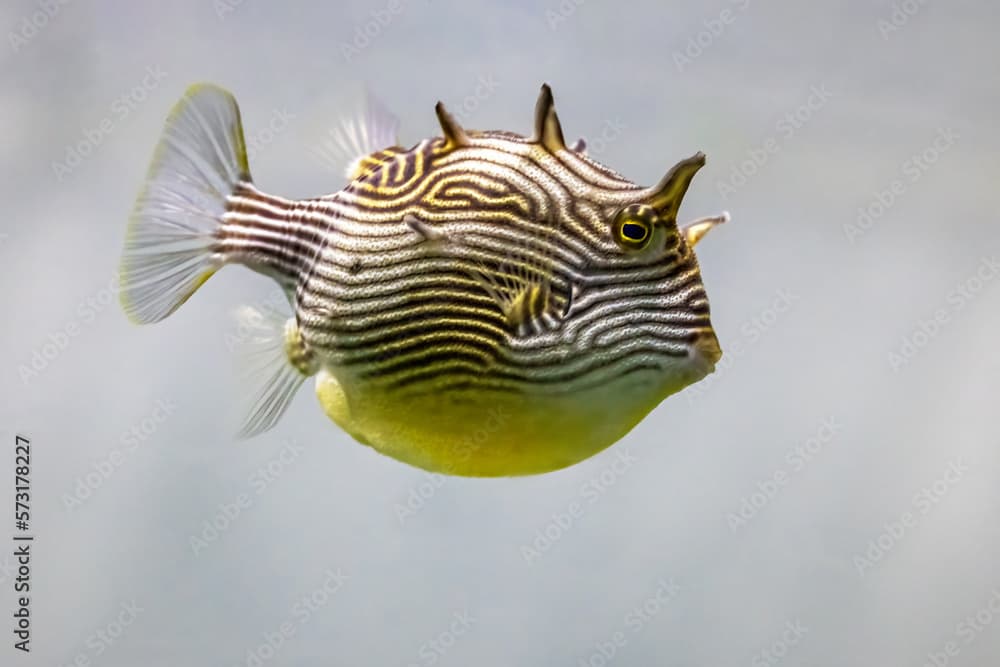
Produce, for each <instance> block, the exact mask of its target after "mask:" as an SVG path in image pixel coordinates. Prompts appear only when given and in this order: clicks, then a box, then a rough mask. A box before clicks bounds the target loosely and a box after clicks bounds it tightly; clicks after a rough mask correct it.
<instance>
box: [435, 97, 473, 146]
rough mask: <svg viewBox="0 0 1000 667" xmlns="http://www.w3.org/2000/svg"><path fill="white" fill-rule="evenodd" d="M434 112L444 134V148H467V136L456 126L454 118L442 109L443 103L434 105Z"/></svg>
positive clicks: (456, 122)
mask: <svg viewBox="0 0 1000 667" xmlns="http://www.w3.org/2000/svg"><path fill="white" fill-rule="evenodd" d="M434 112H435V113H436V114H437V117H438V122H439V123H441V131H442V132H443V133H444V138H445V141H446V142H447V143H446V144H445V148H448V149H451V148H458V147H459V146H468V145H469V144H470V143H471V142H470V141H469V135H468V134H466V133H465V130H464V129H462V126H461V125H459V124H458V121H457V120H455V117H454V116H452V115H451V113H450V112H449V111H448V110H447V109H445V108H444V102H438V103H437V104H435V105H434Z"/></svg>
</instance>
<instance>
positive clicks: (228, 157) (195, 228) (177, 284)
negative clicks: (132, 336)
mask: <svg viewBox="0 0 1000 667" xmlns="http://www.w3.org/2000/svg"><path fill="white" fill-rule="evenodd" d="M249 181H250V169H249V167H248V165H247V156H246V145H245V143H244V139H243V127H242V124H241V121H240V111H239V107H238V106H237V104H236V100H235V99H234V98H233V96H232V95H231V94H230V93H228V92H227V91H225V90H223V89H222V88H219V87H217V86H213V85H209V84H198V85H194V86H191V87H190V88H188V90H187V92H186V93H185V94H184V96H183V97H182V98H181V100H180V101H179V102H178V103H177V104H176V105H175V106H174V108H173V110H172V111H171V112H170V115H169V116H168V117H167V122H166V127H165V128H164V131H163V135H162V137H161V139H160V142H159V144H158V145H157V147H156V151H155V153H154V155H153V161H152V164H151V165H150V167H149V171H148V173H147V175H146V181H145V185H144V187H143V189H142V192H141V193H140V195H139V198H138V201H137V202H136V205H135V208H134V210H133V212H132V216H131V219H130V220H129V226H128V232H127V235H126V238H125V249H124V251H123V253H122V259H121V267H120V298H121V303H122V307H123V308H124V310H125V313H126V314H127V315H128V316H129V318H130V319H131V320H132V321H134V322H137V323H143V324H145V323H149V322H157V321H159V320H162V319H163V318H165V317H166V316H167V315H169V314H170V313H172V312H174V311H175V310H177V308H178V307H180V305H181V304H182V303H184V302H185V301H187V299H188V298H189V297H190V296H191V295H192V294H194V292H195V290H197V289H198V288H199V287H200V286H201V285H202V284H203V283H204V282H205V281H206V280H208V278H209V277H210V276H211V275H212V274H213V273H214V272H215V271H216V270H217V269H218V268H219V267H220V266H221V265H222V264H223V258H222V257H220V256H219V255H218V254H217V253H216V252H215V251H214V245H215V241H216V233H217V231H218V228H219V225H220V224H221V218H222V215H223V213H225V211H226V198H227V197H228V196H229V195H230V194H232V192H233V190H234V189H235V188H236V187H237V184H238V183H240V182H249Z"/></svg>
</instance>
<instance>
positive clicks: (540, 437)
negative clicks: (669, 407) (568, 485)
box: [316, 371, 688, 477]
mask: <svg viewBox="0 0 1000 667" xmlns="http://www.w3.org/2000/svg"><path fill="white" fill-rule="evenodd" d="M686 384H688V382H685V383H684V384H683V385H680V386H673V387H667V386H664V385H663V384H662V383H661V382H658V380H657V378H646V379H641V378H634V379H633V380H632V381H631V382H630V383H629V384H628V385H625V386H622V385H618V384H616V385H614V386H610V387H609V386H605V387H598V388H595V389H592V390H588V391H586V392H581V393H576V394H558V395H524V394H513V393H502V392H496V393H493V392H491V393H488V394H484V393H478V392H461V393H458V392H450V393H437V394H424V395H421V396H418V397H407V398H405V399H401V398H397V397H394V396H392V395H388V396H387V395H386V394H384V393H382V392H379V391H377V390H370V389H367V388H366V387H363V386H351V387H348V388H345V387H344V386H342V385H341V384H340V383H338V381H337V380H336V379H335V378H334V377H333V375H331V374H330V373H329V372H327V371H321V372H320V374H319V376H318V377H317V380H316V394H317V396H318V397H319V400H320V403H321V404H322V406H323V409H324V411H325V412H326V414H327V415H328V416H329V417H330V418H331V419H332V420H333V421H334V422H336V423H337V424H338V425H339V426H340V427H341V428H343V429H344V430H345V431H347V432H348V433H349V434H350V435H351V436H353V437H354V438H355V439H356V440H357V441H358V442H361V443H362V444H365V445H369V446H371V447H372V448H374V449H376V450H377V451H379V452H381V453H383V454H385V455H387V456H391V457H393V458H395V459H398V460H400V461H403V462H405V463H408V464H410V465H414V466H417V467H419V468H423V469H425V470H429V471H433V472H439V473H444V474H449V475H462V476H471V477H498V476H509V475H530V474H536V473H543V472H548V471H551V470H558V469H560V468H565V467H566V466H570V465H573V464H574V463H577V462H579V461H582V460H584V459H586V458H588V457H590V456H593V455H594V454H596V453H597V452H599V451H601V450H602V449H604V448H606V447H608V446H609V445H611V444H613V443H615V442H617V441H618V440H619V439H621V438H622V437H623V436H624V435H625V434H626V433H628V432H629V431H630V430H631V429H632V428H633V427H634V426H635V425H636V424H638V423H639V421H641V420H642V418H643V417H645V416H646V415H647V414H648V413H649V411H650V410H652V409H653V408H655V407H656V405H657V404H659V403H660V401H662V400H663V398H665V397H666V396H667V395H669V394H670V393H673V392H674V391H677V390H679V389H680V388H681V387H682V386H684V385H686Z"/></svg>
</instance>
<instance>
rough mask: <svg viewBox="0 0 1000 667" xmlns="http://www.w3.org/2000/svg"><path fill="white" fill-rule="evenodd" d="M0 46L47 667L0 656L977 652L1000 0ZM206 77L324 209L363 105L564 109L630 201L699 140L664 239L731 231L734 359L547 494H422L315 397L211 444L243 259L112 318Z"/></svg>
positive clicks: (949, 661) (246, 29)
mask: <svg viewBox="0 0 1000 667" xmlns="http://www.w3.org/2000/svg"><path fill="white" fill-rule="evenodd" d="M0 25H2V27H3V32H4V33H5V35H6V37H5V40H4V41H5V43H4V44H3V45H2V47H0V71H2V72H3V83H4V85H3V86H2V87H0V98H2V103H0V123H2V128H3V130H4V131H3V145H4V150H3V158H2V159H3V162H4V169H3V174H4V177H3V179H2V181H0V191H2V193H3V201H4V202H5V205H6V207H7V208H6V210H7V212H6V214H5V215H4V216H3V217H4V219H3V221H2V222H0V260H2V266H3V285H4V288H3V290H2V293H0V304H2V306H3V313H4V317H5V320H6V323H5V325H4V326H3V327H2V329H0V350H2V354H3V365H2V369H3V373H2V374H0V391H2V395H3V401H2V402H0V428H2V430H3V433H2V437H3V438H4V441H5V443H9V445H10V446H9V447H7V446H6V445H5V448H4V454H3V456H2V457H0V478H2V479H3V480H7V481H4V482H3V495H2V497H3V498H5V499H6V498H8V497H9V498H10V501H11V504H12V502H13V488H12V486H13V485H12V482H11V481H10V480H12V478H13V472H12V468H13V464H14V460H13V441H14V436H15V434H17V433H20V434H23V435H26V436H29V437H30V438H31V440H32V446H33V455H34V457H33V459H32V468H33V469H32V485H33V495H32V517H33V522H32V529H33V531H34V533H35V534H36V543H35V545H34V549H35V554H34V561H33V570H32V577H33V579H32V601H31V610H32V614H33V628H34V634H33V638H32V652H31V654H30V655H29V656H23V655H21V654H20V653H19V652H16V651H15V650H14V649H13V647H12V644H13V641H14V640H13V636H12V635H10V634H9V628H8V627H5V628H4V630H3V636H5V637H7V640H5V642H4V645H3V646H2V647H0V656H3V657H2V658H0V664H3V665H15V664H29V665H46V666H63V665H65V666H68V665H81V666H83V665H104V666H123V667H124V666H129V667H130V666H133V665H144V666H146V667H158V666H171V667H172V666H175V665H193V666H202V665H204V666H212V667H215V666H226V667H229V666H233V667H235V666H236V665H247V666H260V665H290V666H295V665H305V666H311V665H376V666H381V665H402V666H410V665H427V666H429V665H477V666H479V667H489V666H498V667H499V666H508V665H524V666H529V665H530V666H534V665H545V666H551V665H567V666H569V665H572V666H577V665H589V666H592V667H601V666H602V665H611V664H614V665H639V666H645V665H753V666H755V667H756V666H760V665H767V666H774V665H778V664H782V665H810V666H826V665H830V666H834V665H914V666H922V665H935V667H941V666H942V665H964V666H968V667H978V666H985V665H991V664H996V663H997V660H998V659H1000V623H998V622H997V621H998V620H1000V484H998V482H1000V429H998V427H997V398H998V394H1000V375H998V371H1000V352H998V349H997V345H998V339H1000V336H998V325H1000V308H998V304H1000V298H998V297H1000V264H998V260H1000V226H998V220H997V214H996V213H997V210H998V203H1000V201H998V196H997V185H996V183H997V179H998V177H1000V163H998V154H1000V133H998V131H997V129H996V118H997V116H996V114H997V109H998V106H1000V86H998V79H997V75H996V68H997V65H998V64H1000V59H998V56H1000V46H998V42H997V40H996V34H995V33H996V30H997V28H998V26H1000V6H998V5H997V4H996V3H993V2H988V1H987V0H980V1H961V0H959V1H954V2H930V1H927V2H925V1H921V0H900V1H896V2H891V3H890V2H886V1H874V2H854V3H822V2H819V3H801V2H791V1H784V2H770V3H764V2H760V3H758V2H756V1H754V0H749V1H737V0H733V1H730V0H713V1H711V2H704V3H702V2H653V1H647V2H634V3H611V2H599V1H597V0H586V1H583V0H575V1H574V0H562V1H561V2H557V1H556V0H551V1H549V2H539V3H530V2H524V1H521V2H513V3H501V2H491V3H467V2H459V1H458V0H433V1H429V0H409V1H406V0H384V1H383V0H376V1H374V2H361V1H360V0H357V1H354V2H332V3H319V2H288V3H283V2H268V1H265V0H242V1H241V0H215V1H214V2H212V1H209V0H205V1H203V2H194V1H182V2H173V3H130V2H125V1H124V0H121V1H119V2H101V1H96V0H94V1H88V2H82V1H80V2H61V1H60V0H37V1H30V0H13V1H9V2H5V3H4V4H3V6H2V7H0ZM203 80H204V81H213V82H216V83H218V84H220V85H223V86H225V87H227V88H229V89H231V90H232V91H233V92H234V93H235V95H236V96H237V98H238V99H239V101H240V104H241V107H242V110H243V117H244V125H245V128H246V131H247V134H248V140H249V142H250V144H251V165H252V169H253V173H254V176H255V180H256V182H257V183H258V185H259V186H260V187H261V188H262V189H265V190H267V191H270V192H274V193H277V194H282V195H285V196H293V197H304V196H313V195H317V194H322V193H325V192H330V191H334V190H337V189H339V188H340V187H341V186H342V184H343V179H342V178H341V175H340V174H339V173H338V172H337V171H336V170H335V169H334V168H333V167H332V165H331V161H330V160H329V159H327V158H328V156H327V154H326V152H325V149H324V146H325V145H326V144H327V142H328V141H329V137H330V132H331V130H332V129H333V128H334V127H335V124H336V122H337V120H338V119H339V118H340V117H341V116H342V115H343V113H344V112H345V111H347V110H349V109H350V108H352V105H355V104H356V102H357V100H358V99H359V95H360V93H361V92H362V91H363V90H364V86H365V85H366V84H367V85H368V86H370V87H371V88H372V90H373V91H374V92H375V93H376V94H377V95H378V96H379V97H380V98H381V99H382V100H383V101H384V103H385V104H386V105H387V106H388V107H389V108H391V109H393V110H394V112H395V113H396V114H397V115H398V116H400V118H401V120H402V130H401V138H402V141H403V143H404V144H407V145H409V144H411V143H415V142H416V141H417V140H419V139H420V138H422V137H424V136H427V135H430V134H435V133H437V128H436V125H435V119H434V114H433V105H434V103H435V102H436V101H437V100H438V99H441V100H443V101H445V103H446V104H448V105H449V106H450V107H451V108H453V109H454V110H456V112H457V114H458V115H459V116H460V117H461V118H462V120H463V122H464V123H465V124H466V125H468V126H471V127H478V128H484V129H486V128H500V129H508V130H514V131H520V132H528V131H530V126H531V119H532V109H533V105H534V102H535V97H536V95H537V92H538V87H539V85H540V84H541V83H542V82H543V81H548V82H550V83H551V84H552V86H553V89H554V91H555V96H556V102H557V105H558V108H559V111H560V115H561V118H562V121H563V127H564V129H565V131H566V134H567V137H568V138H570V139H573V138H575V137H577V136H585V137H587V138H588V139H589V141H590V146H591V150H592V153H593V154H594V155H595V156H596V157H597V158H598V159H600V160H601V161H603V162H605V163H607V164H608V165H610V166H612V167H613V168H615V169H617V170H619V171H621V172H622V173H624V174H625V175H626V176H628V177H630V178H632V179H633V180H635V181H637V182H639V183H642V184H649V183H652V182H655V181H656V180H657V179H658V178H659V177H660V176H661V175H662V174H663V173H664V171H665V170H666V169H667V168H668V167H669V166H670V165H672V164H673V163H674V162H675V161H677V160H678V159H680V158H682V157H685V156H687V155H690V154H691V153H693V152H694V151H696V150H703V151H705V152H706V153H707V155H708V157H709V164H708V165H707V166H706V167H705V169H703V170H702V172H701V173H700V174H699V175H698V177H697V178H696V179H695V182H694V184H693V185H692V188H691V190H690V191H689V194H688V196H687V198H686V200H685V204H684V210H683V211H682V218H686V217H691V218H693V217H696V216H699V215H707V214H711V213H716V212H718V211H719V210H722V209H727V210H729V211H730V212H731V214H732V218H733V219H732V222H731V223H730V224H728V225H726V226H725V227H722V228H720V229H717V230H715V231H713V232H712V233H711V234H710V235H709V236H708V237H707V238H706V239H705V240H704V241H703V242H702V243H701V244H700V245H699V246H698V251H699V252H698V254H699V259H700V262H701V264H702V270H703V275H704V279H705V283H706V286H707V288H708V291H709V296H710V298H711V301H712V307H713V319H714V322H715V326H716V329H717V331H718V335H719V338H720V341H721V343H722V346H723V349H724V351H725V358H724V361H723V362H722V363H721V364H720V366H719V368H718V370H717V372H716V374H715V375H713V376H711V377H710V378H709V379H708V380H706V381H704V382H702V383H701V384H699V385H696V386H693V387H691V388H689V389H688V390H686V391H685V392H683V393H681V394H679V395H676V396H674V397H672V398H671V399H668V400H667V401H666V402H664V404H663V405H661V406H660V407H659V408H658V409H657V410H656V411H655V412H653V413H652V414H651V415H650V416H649V418H647V419H646V420H645V421H644V422H642V423H641V424H640V425H639V426H638V427H637V428H636V429H635V430H634V431H633V432H632V433H631V434H630V435H629V436H628V437H627V438H625V439H624V440H623V441H621V442H620V443H618V444H617V445H615V446H614V447H612V448H610V449H609V450H607V451H606V452H604V453H603V454H601V455H599V456H597V457H595V458H593V459H591V460H589V461H586V462H584V463H582V464H580V465H577V466H575V467H572V468H570V469H567V470H564V471H561V472H556V473H552V474H548V475H543V476H538V477H530V478H521V479H496V480H475V479H472V480H469V479H458V478H441V477H435V476H431V475H427V474H425V473H423V472H421V471H419V470H416V469H413V468H409V467H406V466H405V465H403V464H400V463H398V462H396V461H393V460H391V459H387V458H384V457H382V456H380V455H378V454H376V453H374V452H372V451H371V450H369V449H367V448H365V447H362V446H359V445H357V444H356V443H354V442H353V441H352V440H351V439H350V438H349V437H348V436H347V435H345V434H344V433H343V432H341V431H340V430H339V429H338V428H336V427H335V426H334V425H333V424H332V423H330V422H328V421H327V420H326V418H325V417H324V416H323V414H322V412H321V410H320V409H319V407H318V405H317V403H316V401H315V398H314V396H313V394H312V391H311V390H310V389H309V388H308V387H307V388H306V389H305V390H303V391H302V392H301V393H300V395H299V396H298V397H297V399H296V401H295V402H294V404H293V405H292V407H291V409H290V410H289V413H288V414H287V415H286V416H285V418H284V419H282V421H281V422H280V424H279V425H278V427H277V428H275V429H274V430H273V431H271V432H269V433H268V434H267V435H265V436H263V437H260V438H257V439H254V440H251V441H248V442H241V441H237V440H235V439H234V438H233V437H232V436H231V433H232V429H231V423H230V422H229V421H228V420H227V419H226V417H227V414H228V411H229V409H230V406H231V404H233V403H234V402H235V401H237V399H238V398H239V396H240V394H241V392H243V391H245V390H244V389H241V387H240V386H239V383H238V375H237V374H235V373H234V372H233V364H232V359H233V356H234V353H233V350H232V349H231V348H233V347H234V346H235V345H234V341H235V342H238V341H239V339H240V332H239V331H237V329H236V327H235V325H234V321H233V318H232V316H231V312H232V310H233V308H234V307H236V306H237V305H239V304H244V303H249V304H259V303H261V302H266V301H267V300H268V299H270V298H273V291H274V287H273V285H272V283H270V282H269V281H268V280H266V279H264V278H262V277H261V276H258V275H256V274H252V273H250V272H249V271H245V270H241V269H235V268H234V269H227V270H225V271H223V272H221V273H220V274H219V275H217V276H216V277H215V278H214V279H213V280H211V281H210V282H209V283H207V284H206V285H205V287H204V288H203V289H202V290H200V291H199V293H198V294H197V295H196V296H195V298H193V299H192V300H191V301H190V302H188V303H187V304H186V305H185V306H184V307H183V308H182V309H181V310H179V311H178V313H177V314H175V315H174V316H173V317H171V318H169V319H168V320H166V321H165V322H163V323H161V324H158V325H156V326H151V327H145V328H138V327H135V326H132V325H131V324H129V323H128V322H127V321H126V318H125V317H124V315H123V313H122V312H121V310H120V308H119V307H118V305H117V298H116V296H115V271H116V267H117V262H118V255H119V252H120V248H121V244H122V240H123V234H124V229H125V221H126V219H127V217H128V213H129V210H130V207H131V205H132V203H133V201H134V198H135V195H136V193H137V190H138V188H139V185H140V183H141V181H142V178H143V174H144V172H145V169H146V167H147V165H148V161H149V159H150V157H151V151H152V148H153V146H154V144H155V142H156V140H157V138H158V136H159V133H160V131H161V127H162V123H163V120H164V117H165V115H166V113H167V111H168V110H169V108H170V106H171V105H172V104H173V103H174V101H175V100H176V99H177V98H178V97H179V96H180V95H181V93H182V92H183V90H184V89H185V87H186V86H187V85H188V84H190V83H192V82H196V81H203ZM5 505H6V501H5ZM5 512H6V510H5ZM12 531H13V526H11V527H10V528H9V529H8V531H5V533H7V532H12ZM11 551H12V549H8V548H7V547H4V548H3V549H2V550H0V552H2V553H5V554H10V553H11ZM14 575H15V570H14V562H13V558H12V556H10V555H8V556H6V558H4V557H0V579H2V581H3V583H2V588H0V600H2V609H3V617H4V618H7V619H8V620H7V621H5V626H12V619H11V617H10V613H12V611H13V608H14V593H13V590H12V579H13V577H14Z"/></svg>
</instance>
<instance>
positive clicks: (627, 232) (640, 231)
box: [622, 222, 646, 241]
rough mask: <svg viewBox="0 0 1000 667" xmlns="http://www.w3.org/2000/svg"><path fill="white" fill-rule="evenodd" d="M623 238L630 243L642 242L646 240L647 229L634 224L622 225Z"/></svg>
mask: <svg viewBox="0 0 1000 667" xmlns="http://www.w3.org/2000/svg"><path fill="white" fill-rule="evenodd" d="M622 236H624V237H625V238H627V239H629V240H630V241H641V240H643V239H644V238H646V228H645V227H643V226H642V225H637V224H636V223H634V222H626V223H625V224H624V225H622Z"/></svg>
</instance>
